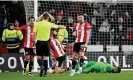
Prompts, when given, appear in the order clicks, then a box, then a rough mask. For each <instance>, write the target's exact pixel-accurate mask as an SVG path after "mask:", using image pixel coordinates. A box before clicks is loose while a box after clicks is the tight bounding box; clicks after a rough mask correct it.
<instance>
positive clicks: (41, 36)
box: [33, 12, 66, 77]
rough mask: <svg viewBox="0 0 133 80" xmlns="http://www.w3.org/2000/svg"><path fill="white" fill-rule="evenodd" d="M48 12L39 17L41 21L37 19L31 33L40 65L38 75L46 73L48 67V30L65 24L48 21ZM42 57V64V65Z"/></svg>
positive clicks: (62, 27)
mask: <svg viewBox="0 0 133 80" xmlns="http://www.w3.org/2000/svg"><path fill="white" fill-rule="evenodd" d="M51 16H52V15H50V14H49V13H48V12H45V13H44V14H43V15H42V16H41V18H42V21H38V22H37V23H36V24H35V27H34V34H33V41H34V42H35V41H37V43H36V55H37V62H38V64H39V66H40V67H41V70H40V74H39V75H40V77H42V76H43V73H44V77H45V76H46V75H47V68H48V66H47V65H48V62H47V60H48V57H49V56H50V44H49V43H50V30H51V28H56V29H57V28H61V29H65V28H66V27H65V26H61V25H60V26H59V25H56V24H54V23H51V22H49V21H48V20H49V18H51ZM42 57H43V59H44V60H43V62H44V64H43V65H42Z"/></svg>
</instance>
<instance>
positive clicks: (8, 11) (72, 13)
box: [0, 0, 133, 45]
mask: <svg viewBox="0 0 133 80" xmlns="http://www.w3.org/2000/svg"><path fill="white" fill-rule="evenodd" d="M44 11H48V12H49V13H50V14H52V15H53V16H54V17H55V19H56V21H55V23H56V24H61V25H65V26H67V31H68V43H73V42H74V40H75V38H74V37H73V36H72V33H73V25H74V23H76V22H77V21H76V18H77V14H83V15H84V17H85V20H86V21H87V22H89V24H90V25H91V36H90V41H89V44H92V45H100V44H101V45H132V44H133V24H132V22H133V4H132V3H87V2H68V1H65V2H63V1H61V2H59V1H38V16H39V15H40V14H42V13H43V12H44ZM7 23H15V25H16V26H22V25H24V24H26V11H25V6H24V3H23V1H15V0H13V1H8V2H4V1H2V2H0V39H1V36H2V32H3V30H4V29H5V27H6V24H7Z"/></svg>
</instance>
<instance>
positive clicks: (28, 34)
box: [15, 17, 35, 75]
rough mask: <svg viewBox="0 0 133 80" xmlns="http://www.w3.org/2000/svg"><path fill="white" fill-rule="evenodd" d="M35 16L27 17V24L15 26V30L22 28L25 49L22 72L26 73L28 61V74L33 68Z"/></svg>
mask: <svg viewBox="0 0 133 80" xmlns="http://www.w3.org/2000/svg"><path fill="white" fill-rule="evenodd" d="M34 22H35V18H34V17H29V19H28V24H27V25H24V26H22V27H16V28H15V29H16V30H24V34H25V38H24V49H25V56H24V69H23V74H24V75H25V74H26V67H27V64H28V63H29V75H32V73H31V70H32V68H33V61H34V43H33V41H32V37H33V27H34Z"/></svg>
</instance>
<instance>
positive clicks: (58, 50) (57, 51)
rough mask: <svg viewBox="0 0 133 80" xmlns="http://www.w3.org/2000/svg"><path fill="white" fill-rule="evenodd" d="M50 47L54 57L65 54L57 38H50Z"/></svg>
mask: <svg viewBox="0 0 133 80" xmlns="http://www.w3.org/2000/svg"><path fill="white" fill-rule="evenodd" d="M50 48H51V49H52V51H53V54H54V57H55V58H58V57H61V56H63V55H64V54H65V52H64V50H63V47H62V45H61V43H60V41H59V40H58V39H54V38H51V42H50Z"/></svg>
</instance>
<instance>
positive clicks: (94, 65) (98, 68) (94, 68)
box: [76, 61, 121, 74]
mask: <svg viewBox="0 0 133 80" xmlns="http://www.w3.org/2000/svg"><path fill="white" fill-rule="evenodd" d="M77 68H79V64H77V65H76V69H77ZM93 72H95V73H120V72H121V68H120V67H115V66H112V65H111V64H108V63H103V62H96V61H88V63H87V64H86V65H84V66H83V67H82V73H93ZM77 74H80V73H77Z"/></svg>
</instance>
